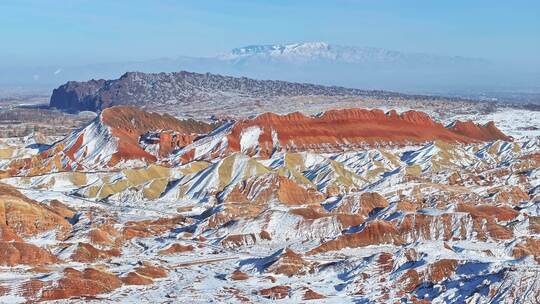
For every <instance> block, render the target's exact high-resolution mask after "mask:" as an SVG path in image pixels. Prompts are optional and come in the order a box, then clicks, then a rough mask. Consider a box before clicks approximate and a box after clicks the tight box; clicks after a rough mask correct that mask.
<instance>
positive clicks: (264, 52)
mask: <svg viewBox="0 0 540 304" xmlns="http://www.w3.org/2000/svg"><path fill="white" fill-rule="evenodd" d="M221 58H223V59H225V60H245V59H247V58H258V59H269V58H272V59H274V60H289V61H299V62H307V61H317V60H323V61H335V62H342V63H354V64H368V65H369V64H399V65H405V66H416V67H419V66H421V65H425V64H433V63H439V64H441V63H444V64H447V65H456V64H488V63H489V62H488V61H486V60H483V59H479V58H467V57H461V56H438V55H431V54H425V53H406V52H399V51H393V50H386V49H383V48H374V47H356V46H343V45H336V44H329V43H326V42H305V43H291V44H268V45H250V46H245V47H241V48H235V49H233V50H232V51H231V52H230V53H228V54H226V55H223V56H222V57H221Z"/></svg>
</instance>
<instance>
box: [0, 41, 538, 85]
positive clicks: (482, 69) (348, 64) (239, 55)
mask: <svg viewBox="0 0 540 304" xmlns="http://www.w3.org/2000/svg"><path fill="white" fill-rule="evenodd" d="M180 70H186V71H191V72H198V73H207V72H208V73H214V74H222V75H230V76H243V77H250V78H255V79H264V80H270V79H271V80H284V81H293V82H304V83H314V84H322V85H337V86H345V87H351V88H359V89H380V90H392V91H402V92H405V93H421V94H426V93H427V94H439V95H441V94H442V95H444V94H445V93H447V92H459V91H462V92H464V91H466V92H469V93H470V92H471V91H472V92H477V93H478V92H485V91H489V90H500V89H501V87H504V88H514V89H515V91H516V90H525V89H530V88H535V87H537V85H536V84H537V83H538V81H537V80H538V78H539V77H538V76H539V75H538V73H537V72H535V71H529V72H524V70H523V69H522V68H520V67H515V66H514V67H508V66H501V65H499V64H497V63H493V62H489V61H487V60H484V59H480V58H467V57H460V56H442V55H433V54H425V53H410V52H400V51H394V50H387V49H382V48H375V47H358V46H345V45H335V44H330V43H326V42H305V43H290V44H268V45H249V46H245V47H239V48H234V49H232V50H231V51H229V52H226V53H222V54H218V55H216V56H213V57H189V56H180V57H177V58H175V59H171V58H164V59H156V60H147V61H131V62H113V63H104V64H94V65H84V66H71V67H70V66H51V67H27V68H19V67H15V68H6V67H0V88H2V87H4V88H6V87H8V88H9V87H29V88H33V89H35V88H38V87H41V88H43V89H44V91H45V92H50V91H51V90H52V89H53V88H55V87H57V86H59V85H61V84H63V83H65V82H67V81H70V80H76V81H86V80H89V79H101V78H103V79H112V78H118V77H119V76H120V75H122V74H124V73H125V72H129V71H139V72H146V73H157V72H177V71H180Z"/></svg>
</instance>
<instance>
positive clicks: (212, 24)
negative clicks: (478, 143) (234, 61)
mask: <svg viewBox="0 0 540 304" xmlns="http://www.w3.org/2000/svg"><path fill="white" fill-rule="evenodd" d="M538 12H540V1H519V0H517V1H498V0H497V1H496V0H491V1H483V0H479V1H462V0H453V1H437V0H431V1H416V0H408V1H404V0H401V1H397V0H396V1H384V0H373V1H360V0H338V1H329V0H326V1H317V0H310V1H294V0H289V1H285V0H276V1H259V0H212V1H202V0H195V1H191V0H186V1H172V0H161V1H159V0H154V1H150V0H148V1H142V0H130V1H126V0H118V1H112V0H89V1H86V0H71V1H67V0H66V1H54V0H2V1H0V39H1V47H0V66H1V65H3V66H6V65H11V66H13V65H36V64H39V65H52V64H59V63H68V64H87V63H97V62H110V61H123V60H140V59H141V60H144V59H152V58H160V57H177V56H179V55H189V56H211V55H215V54H217V53H222V52H225V51H227V50H229V49H231V48H233V47H239V46H244V45H249V44H263V43H287V42H301V41H327V42H330V43H337V44H344V45H358V46H374V47H382V48H387V49H394V50H400V51H413V52H428V53H434V54H441V55H461V56H469V57H482V58H486V59H490V60H495V61H504V62H528V63H532V64H533V65H540V58H539V57H540V56H539V55H538V54H540V18H538Z"/></svg>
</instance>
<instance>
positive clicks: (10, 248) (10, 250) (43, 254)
mask: <svg viewBox="0 0 540 304" xmlns="http://www.w3.org/2000/svg"><path fill="white" fill-rule="evenodd" d="M57 262H58V259H57V258H56V257H55V256H54V255H52V254H51V253H50V252H49V251H47V250H45V249H42V248H40V247H38V246H36V245H33V244H27V243H24V242H0V265H5V266H16V265H19V264H24V265H31V266H39V265H46V264H53V263H57Z"/></svg>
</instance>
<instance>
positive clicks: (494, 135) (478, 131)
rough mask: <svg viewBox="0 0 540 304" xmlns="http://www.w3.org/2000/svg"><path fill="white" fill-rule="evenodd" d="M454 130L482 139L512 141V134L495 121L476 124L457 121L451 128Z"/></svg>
mask: <svg viewBox="0 0 540 304" xmlns="http://www.w3.org/2000/svg"><path fill="white" fill-rule="evenodd" d="M449 129H450V130H451V131H452V132H454V133H457V134H461V135H463V136H466V137H469V138H474V139H477V140H481V141H490V140H497V139H502V140H506V141H511V140H512V138H511V137H510V136H507V135H505V134H504V133H503V132H501V130H499V129H498V128H497V127H496V126H495V123H494V122H493V121H490V122H488V123H487V124H485V125H483V126H482V125H479V124H475V123H474V122H472V121H470V120H469V121H465V122H462V121H456V122H455V123H454V124H453V125H452V126H451V127H450V128H449Z"/></svg>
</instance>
